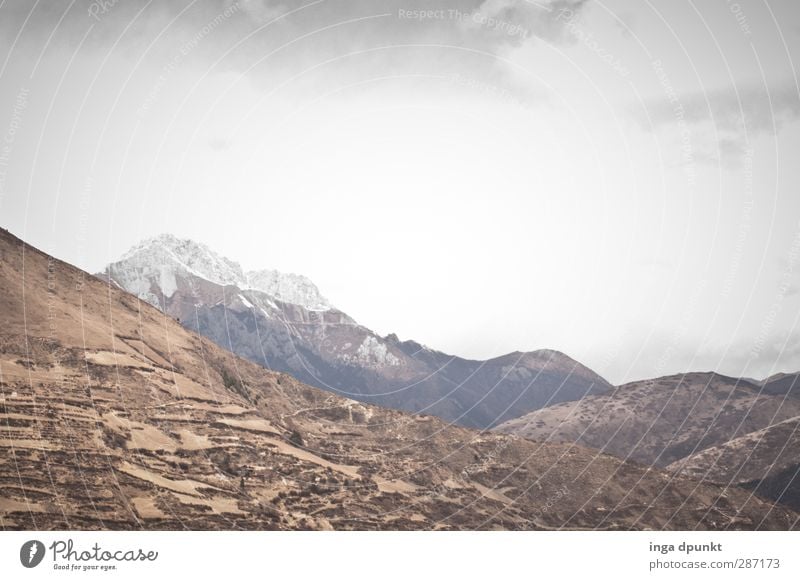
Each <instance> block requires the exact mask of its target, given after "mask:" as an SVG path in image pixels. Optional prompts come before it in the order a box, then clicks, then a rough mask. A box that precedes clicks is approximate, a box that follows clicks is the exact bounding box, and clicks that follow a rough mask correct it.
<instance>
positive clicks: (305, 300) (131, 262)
mask: <svg viewBox="0 0 800 580" xmlns="http://www.w3.org/2000/svg"><path fill="white" fill-rule="evenodd" d="M106 273H107V274H109V275H110V277H111V278H112V279H113V280H114V281H115V282H116V283H117V284H119V285H120V286H122V287H123V288H125V289H126V290H128V291H129V292H132V293H133V294H136V295H137V296H139V297H140V298H141V299H143V300H146V301H147V302H150V303H151V304H153V305H154V306H157V307H161V306H162V305H161V304H159V298H158V297H157V296H156V295H155V294H154V293H153V291H152V287H153V285H155V286H157V287H158V288H159V289H160V290H161V292H162V293H163V295H164V296H165V297H170V296H172V295H173V294H174V293H175V291H176V290H177V288H178V285H177V277H178V276H179V277H186V276H187V275H191V276H197V277H199V278H203V279H205V280H208V281H210V282H214V283H215V284H221V285H228V284H233V285H235V286H238V287H239V288H240V289H242V290H247V289H252V290H259V291H261V292H264V293H266V294H269V295H270V296H271V297H273V298H275V299H276V300H280V301H281V302H286V303H290V304H296V305H299V306H302V307H304V308H306V309H308V310H330V309H331V305H330V303H329V302H328V301H327V300H326V299H325V298H324V297H323V296H322V295H321V294H320V292H319V290H318V289H317V287H316V286H315V285H314V284H313V283H312V282H311V280H309V279H308V278H306V277H305V276H299V275H297V274H283V273H281V272H277V271H275V270H261V271H258V272H249V273H247V274H245V273H244V271H243V270H242V267H241V266H240V265H239V264H237V263H236V262H234V261H233V260H230V259H228V258H226V257H224V256H220V255H219V254H217V253H216V252H214V251H212V250H211V249H210V248H209V247H208V246H206V245H205V244H201V243H198V242H194V241H192V240H187V239H180V238H177V237H175V236H173V235H172V234H161V235H160V236H156V237H154V238H149V239H147V240H144V241H143V242H141V243H139V244H137V245H136V246H134V247H133V248H131V249H130V250H128V252H126V253H125V254H124V255H123V256H122V258H121V259H120V260H119V261H117V262H114V263H113V264H110V265H109V266H108V267H107V268H106Z"/></svg>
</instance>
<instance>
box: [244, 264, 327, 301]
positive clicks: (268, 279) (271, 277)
mask: <svg viewBox="0 0 800 580" xmlns="http://www.w3.org/2000/svg"><path fill="white" fill-rule="evenodd" d="M247 285H248V287H249V288H250V289H252V290H260V291H261V292H265V293H266V294H269V295H270V296H273V297H275V298H277V299H278V300H280V301H281V302H288V303H290V304H299V305H301V306H303V307H304V308H306V309H307V310H317V311H320V310H330V309H331V305H330V303H329V302H328V301H327V300H326V299H325V297H324V296H322V294H320V292H319V289H318V288H317V287H316V285H314V283H313V282H312V281H311V280H309V279H308V278H306V277H305V276H301V275H299V274H284V273H282V272H278V271H277V270H257V271H254V272H248V273H247Z"/></svg>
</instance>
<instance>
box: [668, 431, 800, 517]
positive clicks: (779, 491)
mask: <svg viewBox="0 0 800 580" xmlns="http://www.w3.org/2000/svg"><path fill="white" fill-rule="evenodd" d="M667 468H668V469H670V470H672V471H674V472H676V473H680V474H686V475H691V476H692V477H696V478H698V479H703V480H705V481H713V482H717V483H720V484H724V485H740V486H743V487H746V488H749V489H752V490H753V491H755V492H756V493H757V494H759V495H761V496H764V497H768V498H770V499H773V500H775V501H779V502H781V503H784V504H786V505H788V506H791V507H792V508H793V509H795V510H797V509H800V416H798V417H793V418H791V419H786V420H785V421H781V422H779V423H776V424H774V425H770V426H769V427H765V428H764V429H759V430H757V431H753V432H751V433H748V434H746V435H742V436H741V437H736V438H735V439H731V440H730V441H726V442H725V443H723V444H721V445H717V446H715V447H710V448H708V449H704V450H703V451H700V452H699V453H694V454H692V455H689V456H688V457H685V458H683V459H681V460H679V461H676V462H675V463H672V464H670V465H669V466H668V467H667Z"/></svg>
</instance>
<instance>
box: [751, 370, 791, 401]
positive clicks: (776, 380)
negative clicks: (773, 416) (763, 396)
mask: <svg viewBox="0 0 800 580" xmlns="http://www.w3.org/2000/svg"><path fill="white" fill-rule="evenodd" d="M758 385H759V386H761V387H763V388H764V392H767V393H769V394H771V395H789V396H790V397H794V398H800V373H778V374H776V375H772V376H771V377H769V378H767V379H765V380H763V381H759V382H758Z"/></svg>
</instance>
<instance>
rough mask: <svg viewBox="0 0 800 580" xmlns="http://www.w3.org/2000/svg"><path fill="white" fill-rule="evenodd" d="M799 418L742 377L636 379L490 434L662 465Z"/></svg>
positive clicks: (795, 404)
mask: <svg viewBox="0 0 800 580" xmlns="http://www.w3.org/2000/svg"><path fill="white" fill-rule="evenodd" d="M797 415H800V400H798V399H795V398H791V397H784V396H783V395H774V394H770V393H768V392H766V390H765V389H762V388H761V387H760V386H757V385H754V384H752V383H750V382H748V381H745V380H743V379H733V378H730V377H725V376H722V375H718V374H715V373H688V374H684V375H675V376H671V377H663V378H660V379H654V380H647V381H638V382H635V383H630V384H626V385H623V386H620V387H617V388H615V389H613V390H611V391H609V392H608V393H606V394H603V395H598V396H591V397H587V398H585V399H583V400H581V401H576V402H569V403H562V404H559V405H555V406H551V407H548V408H546V409H541V410H538V411H534V412H532V413H529V414H527V415H525V416H523V417H520V418H517V419H514V420H511V421H508V422H506V423H504V424H502V425H500V426H499V427H498V428H497V431H498V432H501V433H514V434H516V435H520V436H523V437H527V438H529V439H534V440H540V441H558V442H577V443H580V444H582V445H586V446H588V447H593V448H596V449H599V450H602V451H605V452H607V453H611V454H613V455H616V456H618V457H621V458H625V459H634V460H636V461H639V462H641V463H644V464H647V465H657V466H666V465H668V464H670V463H673V462H675V461H678V460H680V459H682V458H684V457H687V456H689V455H692V454H694V453H697V452H699V451H702V450H703V449H707V448H709V447H713V446H716V445H720V444H723V443H725V442H727V441H730V440H731V439H734V438H736V437H738V436H740V435H744V434H747V433H750V432H753V431H756V430H758V429H763V428H766V427H769V426H770V425H774V424H776V423H779V422H781V421H783V420H785V419H790V418H792V417H795V416H797Z"/></svg>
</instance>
